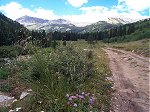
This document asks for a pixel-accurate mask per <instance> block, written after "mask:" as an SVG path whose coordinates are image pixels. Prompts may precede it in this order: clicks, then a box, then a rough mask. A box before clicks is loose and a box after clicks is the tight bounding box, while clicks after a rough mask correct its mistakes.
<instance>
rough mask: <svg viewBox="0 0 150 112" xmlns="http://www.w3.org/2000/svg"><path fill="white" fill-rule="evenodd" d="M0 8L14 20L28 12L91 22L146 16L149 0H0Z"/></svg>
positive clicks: (30, 14) (149, 16) (40, 16)
mask: <svg viewBox="0 0 150 112" xmlns="http://www.w3.org/2000/svg"><path fill="white" fill-rule="evenodd" d="M0 11H1V12H2V13H3V14H5V15H6V16H7V17H9V18H11V19H13V20H15V19H17V18H19V17H22V16H25V15H28V16H32V17H38V18H42V19H48V20H53V19H60V18H62V19H66V20H70V21H72V22H85V23H94V22H97V21H101V20H105V19H106V18H109V17H117V18H126V19H128V18H129V19H136V20H139V19H143V18H150V0H0Z"/></svg>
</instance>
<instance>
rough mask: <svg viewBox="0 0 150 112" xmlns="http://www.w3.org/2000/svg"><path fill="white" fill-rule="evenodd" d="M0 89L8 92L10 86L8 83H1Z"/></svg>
mask: <svg viewBox="0 0 150 112" xmlns="http://www.w3.org/2000/svg"><path fill="white" fill-rule="evenodd" d="M0 91H1V92H10V91H11V87H10V85H8V84H3V85H2V86H1V87H0Z"/></svg>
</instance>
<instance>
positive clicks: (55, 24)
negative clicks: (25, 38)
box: [16, 16, 133, 33]
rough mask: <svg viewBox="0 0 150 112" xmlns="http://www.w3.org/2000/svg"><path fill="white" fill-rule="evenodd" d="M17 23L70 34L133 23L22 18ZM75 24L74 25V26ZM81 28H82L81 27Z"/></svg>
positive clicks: (116, 19)
mask: <svg viewBox="0 0 150 112" xmlns="http://www.w3.org/2000/svg"><path fill="white" fill-rule="evenodd" d="M16 21H17V22H19V23H21V24H23V25H24V26H25V27H26V28H28V29H30V30H46V31H60V32H66V31H72V32H81V33H84V32H95V31H102V30H105V29H110V28H112V27H115V26H118V25H123V24H128V23H131V22H133V21H132V20H131V19H126V20H124V19H121V18H108V19H106V20H105V21H99V22H96V23H93V24H90V25H87V24H88V23H72V22H71V21H68V20H64V19H56V20H44V19H41V18H36V17H30V16H23V17H21V18H18V19H16ZM74 24H75V25H74ZM81 26H82V27H81Z"/></svg>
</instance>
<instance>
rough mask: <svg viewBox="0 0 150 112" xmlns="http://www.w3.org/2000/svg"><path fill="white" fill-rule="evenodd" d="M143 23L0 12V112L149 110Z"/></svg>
mask: <svg viewBox="0 0 150 112" xmlns="http://www.w3.org/2000/svg"><path fill="white" fill-rule="evenodd" d="M149 22H150V19H144V20H140V21H136V22H135V21H134V22H133V21H130V19H129V20H123V19H120V18H108V19H107V20H106V21H98V22H96V23H93V24H88V25H86V26H82V27H78V26H76V25H74V24H73V23H72V22H70V21H68V20H64V19H55V20H47V19H41V18H35V17H30V16H23V17H21V18H19V19H17V20H16V21H13V20H11V19H10V18H8V17H6V16H5V15H4V14H2V13H1V14H0V111H1V112H16V111H19V112H75V111H77V112H91V111H92V112H149V106H150V105H149V75H150V74H149V72H150V71H149V64H150V62H149V56H150V55H149V51H150V48H149V41H150V40H149V38H150V29H149V28H150V26H149V25H150V23H149Z"/></svg>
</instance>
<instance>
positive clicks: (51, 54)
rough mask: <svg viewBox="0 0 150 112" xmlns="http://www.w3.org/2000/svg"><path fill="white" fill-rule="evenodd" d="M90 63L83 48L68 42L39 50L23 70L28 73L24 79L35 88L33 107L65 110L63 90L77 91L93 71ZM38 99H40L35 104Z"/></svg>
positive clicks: (64, 91) (67, 91)
mask: <svg viewBox="0 0 150 112" xmlns="http://www.w3.org/2000/svg"><path fill="white" fill-rule="evenodd" d="M93 67H94V66H93V62H92V60H91V59H88V58H87V57H86V53H85V52H83V51H80V50H78V49H74V48H73V47H71V46H66V47H61V48H57V49H55V50H47V49H46V50H43V51H38V52H37V53H36V54H35V55H34V56H33V58H32V61H31V63H30V64H29V67H27V68H28V72H27V71H25V73H28V74H30V76H31V79H30V78H29V79H27V80H28V81H30V84H31V85H32V86H31V87H32V89H33V91H34V99H33V101H32V107H33V106H35V107H34V108H36V109H38V110H41V109H44V110H46V111H52V112H54V111H65V112H67V111H68V109H67V108H68V107H67V106H66V102H67V99H66V97H65V96H66V94H67V93H72V92H75V91H79V89H80V86H81V85H83V84H84V82H85V81H86V80H87V79H88V78H89V77H91V76H92V75H93V74H94V69H93ZM24 75H25V74H24ZM38 101H40V102H42V103H41V104H40V105H36V104H37V102H38ZM30 103H31V102H30ZM26 106H27V107H29V106H30V105H26ZM26 111H29V110H26Z"/></svg>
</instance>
